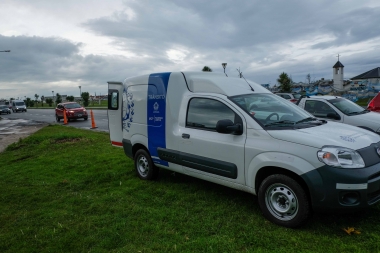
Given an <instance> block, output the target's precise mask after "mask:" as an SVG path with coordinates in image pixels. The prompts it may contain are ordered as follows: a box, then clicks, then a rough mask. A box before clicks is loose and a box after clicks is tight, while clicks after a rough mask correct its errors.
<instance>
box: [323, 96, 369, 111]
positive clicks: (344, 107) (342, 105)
mask: <svg viewBox="0 0 380 253" xmlns="http://www.w3.org/2000/svg"><path fill="white" fill-rule="evenodd" d="M328 101H329V102H330V103H331V104H333V105H334V106H335V107H336V108H338V109H339V110H340V111H341V112H343V113H344V114H346V115H357V114H363V113H367V112H368V111H367V110H365V109H363V108H362V107H361V106H359V105H357V104H355V103H354V102H352V101H350V100H348V99H345V98H335V99H330V100H328Z"/></svg>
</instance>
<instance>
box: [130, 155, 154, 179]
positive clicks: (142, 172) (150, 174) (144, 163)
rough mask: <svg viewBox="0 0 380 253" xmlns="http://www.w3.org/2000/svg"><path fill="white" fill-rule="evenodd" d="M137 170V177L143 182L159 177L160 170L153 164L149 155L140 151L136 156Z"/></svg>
mask: <svg viewBox="0 0 380 253" xmlns="http://www.w3.org/2000/svg"><path fill="white" fill-rule="evenodd" d="M134 160H135V169H136V172H137V175H138V176H139V178H140V179H143V180H154V179H156V178H157V176H158V168H157V167H156V166H155V165H154V164H153V161H152V158H151V157H150V155H149V153H148V152H147V151H146V150H144V149H140V150H138V151H137V152H136V154H135V159H134Z"/></svg>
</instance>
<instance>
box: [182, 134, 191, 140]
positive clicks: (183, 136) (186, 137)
mask: <svg viewBox="0 0 380 253" xmlns="http://www.w3.org/2000/svg"><path fill="white" fill-rule="evenodd" d="M182 138H184V139H190V134H182Z"/></svg>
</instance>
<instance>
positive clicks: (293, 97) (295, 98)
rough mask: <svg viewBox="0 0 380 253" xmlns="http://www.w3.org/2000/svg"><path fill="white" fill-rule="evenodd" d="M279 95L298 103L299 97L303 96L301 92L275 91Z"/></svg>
mask: <svg viewBox="0 0 380 253" xmlns="http://www.w3.org/2000/svg"><path fill="white" fill-rule="evenodd" d="M275 94H276V95H277V96H280V97H282V98H285V99H286V100H289V101H290V102H292V103H297V101H298V99H299V98H300V97H301V94H298V93H275Z"/></svg>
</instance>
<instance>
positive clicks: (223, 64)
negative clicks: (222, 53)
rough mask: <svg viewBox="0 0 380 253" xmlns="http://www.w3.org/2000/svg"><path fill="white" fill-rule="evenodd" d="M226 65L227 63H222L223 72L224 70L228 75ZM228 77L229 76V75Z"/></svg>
mask: <svg viewBox="0 0 380 253" xmlns="http://www.w3.org/2000/svg"><path fill="white" fill-rule="evenodd" d="M226 66H227V63H222V67H223V72H224V74H225V75H226V76H227V74H226ZM227 77H228V76H227Z"/></svg>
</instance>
